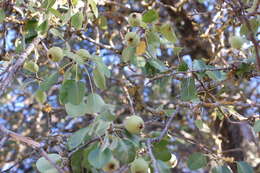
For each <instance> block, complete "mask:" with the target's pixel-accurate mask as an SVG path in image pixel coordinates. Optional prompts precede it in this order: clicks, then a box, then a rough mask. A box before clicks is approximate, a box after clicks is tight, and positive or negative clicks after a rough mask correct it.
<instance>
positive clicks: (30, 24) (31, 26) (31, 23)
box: [24, 18, 38, 31]
mask: <svg viewBox="0 0 260 173" xmlns="http://www.w3.org/2000/svg"><path fill="white" fill-rule="evenodd" d="M37 25H38V20H37V19H36V18H32V19H30V20H27V21H26V23H25V25H24V30H25V31H30V30H35V29H36V27H37Z"/></svg>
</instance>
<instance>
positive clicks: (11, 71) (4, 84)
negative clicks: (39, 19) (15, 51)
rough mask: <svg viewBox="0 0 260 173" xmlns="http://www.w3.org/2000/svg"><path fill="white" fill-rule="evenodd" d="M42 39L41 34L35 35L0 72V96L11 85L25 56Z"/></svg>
mask: <svg viewBox="0 0 260 173" xmlns="http://www.w3.org/2000/svg"><path fill="white" fill-rule="evenodd" d="M42 39H43V37H42V36H38V37H36V38H35V39H34V40H33V41H32V43H30V44H29V46H28V47H27V48H26V49H25V50H24V51H23V52H22V53H21V55H20V56H17V57H18V58H16V59H13V62H12V63H10V64H9V66H8V67H7V68H6V70H5V72H4V73H3V74H1V75H2V76H1V78H0V96H1V95H3V94H4V93H5V90H6V89H7V88H8V87H9V86H10V85H11V83H12V81H13V80H14V78H15V75H16V73H17V72H18V71H19V69H20V68H21V67H22V66H23V64H24V62H25V60H26V58H27V57H28V56H29V55H30V54H31V52H32V51H33V50H34V48H35V47H36V46H37V45H38V44H39V43H40V41H41V40H42Z"/></svg>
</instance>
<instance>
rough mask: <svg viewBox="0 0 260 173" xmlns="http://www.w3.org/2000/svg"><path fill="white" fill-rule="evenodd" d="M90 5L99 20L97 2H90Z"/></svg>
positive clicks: (89, 0) (93, 0)
mask: <svg viewBox="0 0 260 173" xmlns="http://www.w3.org/2000/svg"><path fill="white" fill-rule="evenodd" d="M88 5H89V6H90V7H91V9H92V11H93V13H94V15H95V17H96V18H98V8H97V0H88Z"/></svg>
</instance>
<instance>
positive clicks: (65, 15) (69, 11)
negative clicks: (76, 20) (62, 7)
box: [61, 8, 72, 25]
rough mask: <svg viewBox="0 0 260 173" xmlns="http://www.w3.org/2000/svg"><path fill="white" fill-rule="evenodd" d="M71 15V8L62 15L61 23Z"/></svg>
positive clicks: (64, 22) (63, 23)
mask: <svg viewBox="0 0 260 173" xmlns="http://www.w3.org/2000/svg"><path fill="white" fill-rule="evenodd" d="M71 16H72V10H71V8H70V9H69V10H68V11H67V13H66V14H64V15H62V18H61V19H62V25H65V24H66V23H68V22H69V20H70V18H71Z"/></svg>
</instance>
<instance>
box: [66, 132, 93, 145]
mask: <svg viewBox="0 0 260 173" xmlns="http://www.w3.org/2000/svg"><path fill="white" fill-rule="evenodd" d="M88 130H89V128H88V127H86V128H83V129H80V130H78V131H76V132H74V133H73V134H72V135H71V136H70V137H69V139H68V147H69V150H73V149H74V148H76V147H78V146H79V145H80V144H82V143H83V142H84V141H85V139H86V138H85V137H86V136H87V133H88ZM89 137H90V136H89Z"/></svg>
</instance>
